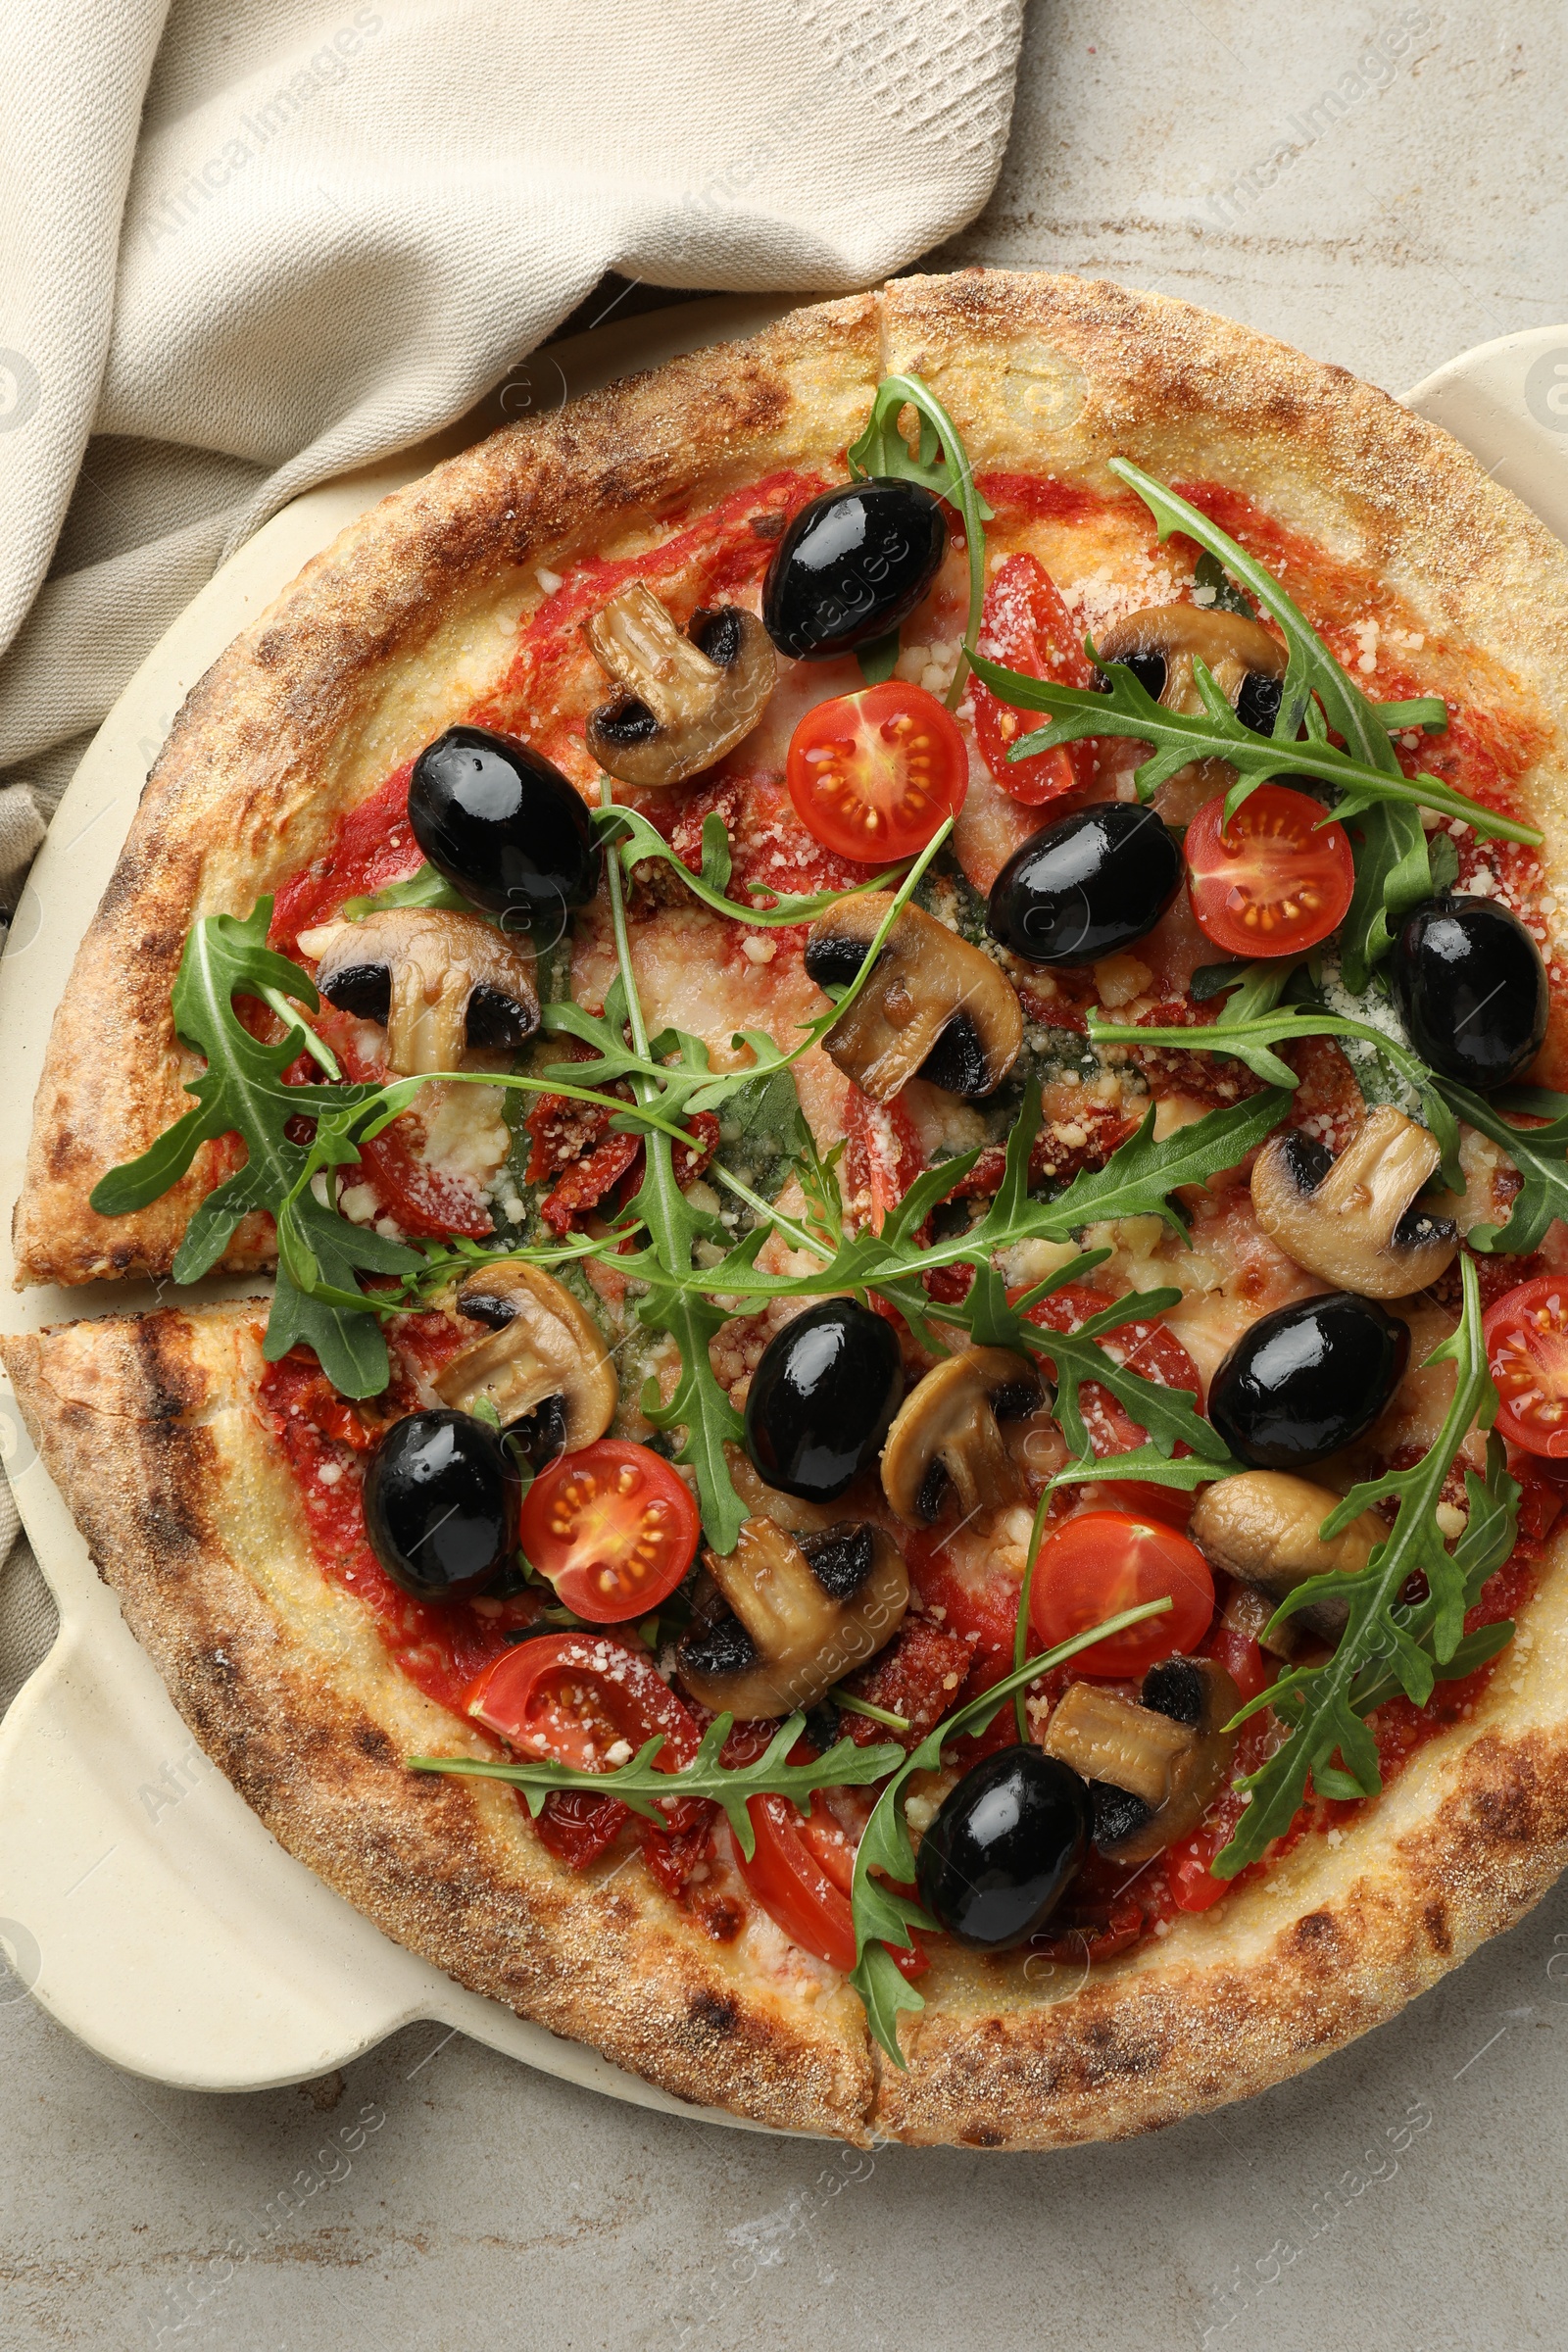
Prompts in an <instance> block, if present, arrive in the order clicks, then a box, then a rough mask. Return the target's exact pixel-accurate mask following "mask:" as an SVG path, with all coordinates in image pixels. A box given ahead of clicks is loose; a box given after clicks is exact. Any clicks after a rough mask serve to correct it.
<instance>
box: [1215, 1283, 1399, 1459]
mask: <svg viewBox="0 0 1568 2352" xmlns="http://www.w3.org/2000/svg"><path fill="white" fill-rule="evenodd" d="M1409 1353H1410V1331H1409V1326H1408V1325H1407V1324H1405V1323H1401V1322H1400V1321H1399V1320H1398V1319H1397V1316H1394V1315H1389V1314H1385V1312H1384V1310H1383V1308H1382V1307H1381V1306H1379V1305H1378V1304H1377V1302H1376V1301H1375V1300H1374V1299H1358V1298H1357V1297H1356V1296H1355V1294H1354V1292H1353V1291H1331V1292H1330V1293H1329V1294H1328V1296H1327V1297H1326V1298H1322V1299H1302V1300H1300V1301H1299V1304H1297V1305H1296V1306H1281V1307H1277V1308H1276V1309H1275V1311H1274V1313H1273V1314H1271V1315H1265V1316H1264V1317H1263V1318H1262V1320H1261V1322H1258V1323H1254V1324H1253V1325H1252V1328H1251V1329H1250V1331H1249V1332H1248V1333H1247V1334H1246V1336H1245V1337H1244V1338H1242V1339H1240V1340H1238V1341H1237V1343H1236V1345H1235V1347H1234V1348H1232V1349H1231V1351H1230V1353H1229V1355H1228V1356H1227V1357H1226V1358H1225V1361H1224V1362H1223V1363H1222V1364H1221V1365H1220V1368H1219V1370H1218V1371H1217V1372H1216V1373H1215V1375H1214V1378H1213V1380H1212V1382H1211V1383H1210V1386H1209V1392H1208V1417H1209V1419H1210V1420H1211V1421H1212V1422H1213V1424H1214V1427H1215V1428H1216V1429H1217V1430H1218V1431H1219V1434H1220V1436H1221V1437H1222V1438H1223V1439H1224V1440H1225V1443H1226V1445H1227V1446H1229V1447H1230V1449H1231V1451H1232V1453H1234V1454H1237V1455H1238V1456H1239V1457H1240V1458H1241V1460H1243V1461H1244V1462H1249V1463H1250V1464H1251V1466H1252V1467H1253V1469H1256V1470H1296V1469H1300V1468H1303V1467H1304V1466H1305V1465H1306V1464H1307V1463H1308V1462H1320V1461H1322V1460H1323V1458H1324V1456H1325V1455H1326V1454H1330V1453H1337V1452H1338V1451H1339V1449H1340V1447H1341V1446H1348V1445H1349V1444H1350V1442H1351V1441H1352V1439H1355V1438H1358V1437H1360V1436H1361V1434H1362V1432H1363V1431H1364V1430H1367V1429H1370V1428H1371V1426H1372V1424H1373V1422H1374V1421H1375V1420H1376V1419H1377V1417H1378V1415H1379V1413H1380V1412H1381V1411H1382V1410H1383V1407H1384V1406H1385V1404H1387V1402H1388V1400H1389V1398H1390V1397H1392V1396H1393V1394H1394V1391H1395V1389H1396V1388H1397V1386H1398V1383H1399V1378H1400V1375H1401V1374H1402V1373H1403V1371H1404V1367H1405V1362H1406V1360H1407V1358H1408V1356H1409Z"/></svg>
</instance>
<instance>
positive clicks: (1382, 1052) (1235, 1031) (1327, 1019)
mask: <svg viewBox="0 0 1568 2352" xmlns="http://www.w3.org/2000/svg"><path fill="white" fill-rule="evenodd" d="M1250 969H1251V970H1253V971H1255V970H1256V969H1257V967H1256V965H1253V966H1251V967H1250ZM1245 994H1246V992H1245V990H1239V991H1238V998H1237V999H1233V1000H1232V1003H1231V1004H1230V1005H1227V1006H1226V1008H1225V1010H1224V1011H1223V1012H1222V1013H1221V1014H1220V1017H1219V1019H1218V1020H1217V1021H1213V1022H1209V1023H1200V1024H1197V1025H1195V1026H1194V1027H1193V1028H1191V1029H1145V1028H1140V1027H1125V1026H1122V1025H1119V1024H1118V1023H1116V1022H1112V1021H1107V1020H1105V1019H1104V1017H1103V1014H1102V1013H1101V1012H1100V1011H1099V1010H1098V1009H1097V1008H1096V1007H1094V1006H1091V1008H1090V1010H1089V1013H1088V1015H1087V1018H1088V1023H1089V1034H1090V1036H1091V1038H1092V1039H1093V1040H1094V1042H1095V1044H1096V1045H1097V1046H1142V1047H1145V1048H1155V1049H1163V1050H1165V1051H1170V1050H1172V1049H1174V1050H1177V1051H1180V1052H1182V1053H1191V1054H1228V1055H1229V1056H1230V1058H1231V1059H1232V1060H1233V1061H1240V1062H1244V1063H1245V1064H1246V1066H1247V1067H1248V1069H1250V1071H1251V1072H1252V1073H1253V1075H1254V1076H1255V1077H1258V1078H1262V1079H1264V1080H1265V1081H1266V1082H1267V1083H1268V1084H1269V1085H1270V1086H1274V1087H1289V1088H1291V1089H1292V1091H1293V1092H1294V1090H1295V1088H1296V1087H1297V1085H1298V1084H1299V1080H1298V1078H1297V1075H1296V1072H1295V1071H1294V1070H1293V1069H1292V1068H1291V1065H1290V1063H1289V1062H1288V1061H1285V1060H1283V1059H1282V1058H1281V1056H1280V1055H1279V1054H1277V1053H1275V1051H1274V1048H1275V1047H1276V1046H1282V1045H1294V1044H1295V1042H1296V1040H1297V1039H1298V1038H1302V1037H1354V1038H1364V1039H1365V1040H1366V1042H1367V1043H1368V1044H1369V1045H1370V1046H1372V1047H1373V1048H1374V1050H1375V1051H1376V1053H1377V1054H1378V1057H1379V1059H1380V1060H1382V1061H1385V1062H1387V1063H1388V1065H1389V1066H1390V1068H1391V1069H1393V1070H1394V1071H1395V1072H1396V1073H1397V1075H1398V1076H1399V1077H1400V1078H1402V1079H1403V1080H1404V1082H1405V1084H1406V1085H1407V1086H1410V1087H1413V1088H1414V1090H1415V1092H1416V1093H1417V1095H1419V1097H1420V1099H1421V1115H1422V1118H1423V1120H1424V1121H1425V1123H1426V1125H1427V1126H1428V1127H1429V1128H1430V1129H1431V1131H1432V1135H1433V1138H1434V1140H1435V1141H1436V1143H1437V1146H1438V1149H1439V1151H1440V1152H1441V1153H1442V1155H1443V1156H1442V1169H1443V1181H1444V1183H1445V1184H1446V1186H1447V1187H1448V1189H1449V1191H1451V1192H1462V1191H1463V1190H1464V1178H1463V1175H1462V1173H1461V1172H1460V1168H1459V1130H1458V1127H1457V1125H1456V1124H1455V1122H1454V1117H1453V1111H1452V1109H1450V1107H1449V1101H1450V1100H1451V1097H1452V1092H1453V1090H1452V1089H1451V1088H1450V1087H1449V1086H1448V1084H1447V1082H1446V1080H1444V1079H1440V1078H1438V1077H1437V1076H1436V1075H1435V1073H1434V1072H1433V1071H1431V1070H1429V1069H1428V1068H1427V1065H1426V1063H1425V1062H1424V1061H1422V1060H1420V1059H1419V1058H1418V1057H1417V1055H1416V1054H1412V1053H1411V1052H1410V1050H1409V1048H1408V1047H1406V1046H1401V1045H1399V1044H1398V1043H1397V1041H1396V1040H1395V1039H1394V1038H1392V1037H1389V1036H1387V1035H1386V1034H1385V1032H1384V1031H1383V1030H1381V1029H1374V1028H1373V1027H1372V1026H1371V1024H1370V1023H1369V1022H1367V1021H1355V1020H1350V1019H1348V1017H1347V1016H1346V1015H1345V1014H1343V1013H1338V1012H1319V1011H1317V1010H1316V1009H1315V1008H1313V1007H1312V1006H1310V1005H1277V1006H1276V1007H1275V1008H1274V1009H1273V1010H1269V1011H1249V1010H1247V1009H1246V1008H1245V1006H1244V1005H1242V1004H1241V1003H1239V1002H1238V1000H1239V999H1241V998H1243V997H1245ZM1233 1006H1234V1008H1235V1009H1234V1010H1233ZM1460 1091H1461V1092H1462V1091H1463V1090H1462V1089H1461V1090H1460ZM1455 1107H1460V1106H1458V1105H1455ZM1463 1115H1464V1116H1465V1117H1466V1118H1469V1117H1470V1113H1469V1111H1468V1110H1466V1111H1464V1113H1463ZM1473 1124H1479V1122H1473ZM1509 1132H1510V1134H1511V1133H1513V1132H1514V1131H1513V1130H1511V1129H1510V1130H1509ZM1530 1247H1531V1248H1532V1249H1533V1248H1534V1247H1535V1244H1534V1243H1531V1245H1530Z"/></svg>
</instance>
